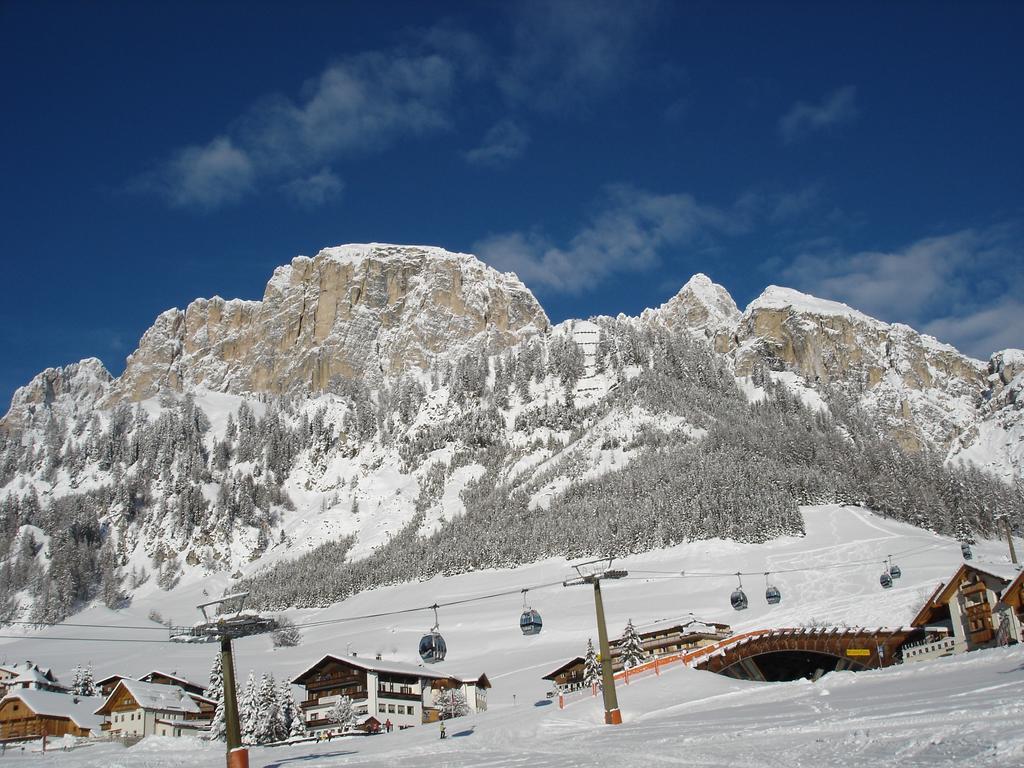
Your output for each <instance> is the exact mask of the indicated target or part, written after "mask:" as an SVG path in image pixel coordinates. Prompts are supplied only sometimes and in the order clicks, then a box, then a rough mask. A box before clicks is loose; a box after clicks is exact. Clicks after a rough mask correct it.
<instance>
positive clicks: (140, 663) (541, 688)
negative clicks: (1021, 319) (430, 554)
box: [0, 506, 1024, 768]
mask: <svg viewBox="0 0 1024 768" xmlns="http://www.w3.org/2000/svg"><path fill="white" fill-rule="evenodd" d="M803 513H804V516H805V521H806V528H807V534H806V535H805V536H804V537H800V538H795V537H794V538H784V539H778V540H775V541H772V542H769V543H766V544H762V545H749V544H738V543H736V542H729V541H704V542H694V543H691V544H684V545H680V546H677V547H673V548H670V549H665V550H659V551H656V552H648V553H644V554H642V555H636V556H633V557H629V558H625V559H623V560H618V561H616V567H622V568H625V569H627V570H629V571H630V576H629V577H628V578H626V579H623V580H621V581H617V582H608V583H606V585H605V588H604V589H603V593H604V600H605V610H606V615H607V618H608V625H609V632H610V633H611V634H612V635H613V636H615V635H618V634H619V633H620V632H621V630H622V628H623V627H624V626H625V624H626V621H627V620H628V619H632V620H633V621H634V623H635V624H636V625H637V626H638V628H640V629H641V630H642V629H643V627H644V626H645V625H649V624H652V623H654V622H657V621H661V620H667V619H675V618H681V617H684V616H686V615H688V614H689V613H693V614H694V615H695V616H696V617H698V618H700V619H703V620H707V621H720V622H725V623H729V624H731V625H732V627H733V629H734V630H736V631H743V630H746V629H754V628H758V627H773V626H798V625H800V624H808V623H815V624H829V625H844V624H845V625H849V626H899V625H901V624H905V623H907V622H909V620H910V619H911V618H912V617H913V615H914V614H915V613H916V612H917V610H918V608H919V607H920V605H921V604H922V602H923V601H924V599H925V598H926V597H927V596H928V595H929V594H930V593H931V591H932V590H933V589H934V588H935V586H936V585H937V584H938V583H939V582H940V581H943V580H945V579H947V578H948V577H949V576H950V575H952V573H953V572H954V571H955V569H956V568H957V567H958V566H959V564H960V563H961V562H962V560H961V557H960V548H959V544H958V543H957V542H955V541H953V540H951V539H948V538H946V537H940V536H936V535H934V534H932V533H929V532H927V531H922V530H920V529H916V528H913V527H911V526H908V525H905V524H902V523H897V522H894V521H891V520H886V519H883V518H880V517H878V516H875V515H873V514H871V513H869V512H867V511H865V510H863V509H858V508H843V507H836V506H821V507H808V508H804V510H803ZM1018 547H1019V543H1018ZM974 550H975V559H974V561H973V562H974V563H976V564H978V565H979V566H980V567H984V566H985V565H986V564H990V565H992V566H993V567H998V568H1000V569H1003V570H1005V569H1006V568H1007V565H1008V562H1007V557H1006V549H1005V543H1004V542H999V541H993V542H980V543H979V544H978V545H976V546H975V547H974ZM890 553H892V554H896V555H897V557H895V558H894V562H898V563H899V565H900V566H901V568H902V570H903V577H902V579H900V580H898V581H896V586H895V587H894V588H893V589H891V590H887V591H883V590H882V589H881V588H880V587H879V586H878V575H879V573H880V572H881V570H882V560H883V559H884V558H885V557H886V556H887V555H888V554H890ZM735 571H745V572H757V573H761V572H763V571H771V572H773V575H772V577H771V580H772V582H773V583H775V584H776V585H777V586H778V587H779V588H780V589H781V590H782V593H783V601H782V603H781V604H780V605H777V606H768V605H767V604H765V602H764V599H763V591H764V578H763V577H744V586H745V588H746V589H747V593H748V596H749V597H750V604H751V607H750V608H749V609H748V610H746V611H743V612H741V613H737V612H735V611H733V610H732V609H731V608H730V607H729V601H728V598H729V593H730V592H731V591H732V589H733V588H734V586H735V583H736V577H735V576H731V577H730V576H704V575H697V574H703V573H708V572H714V573H734V572H735ZM680 572H686V573H690V574H694V575H691V576H686V577H681V576H679V575H678V574H679V573H680ZM670 574H674V575H670ZM572 575H573V572H572V570H571V568H570V567H569V564H567V563H566V562H565V561H562V560H554V559H553V560H548V561H545V562H541V563H537V564H534V565H531V566H527V567H522V568H517V569H514V570H502V571H485V572H479V573H471V574H463V575H459V576H455V577H449V578H442V577H436V578H434V579H431V580H430V581H427V582H421V583H412V584H404V585H400V586H394V587H387V588H381V589H377V590H374V591H371V592H367V593H363V594H361V595H357V596H355V597H353V598H352V599H349V600H347V601H345V602H343V603H339V604H336V605H333V606H331V607H329V608H324V609H318V610H304V611H291V612H289V616H290V617H291V618H292V619H293V620H294V621H296V623H299V624H302V623H305V622H313V621H315V622H331V623H325V624H321V625H319V626H315V627H307V628H305V629H304V630H303V642H302V644H301V645H300V646H298V647H296V648H287V649H277V650H274V649H272V646H271V643H270V640H269V638H267V637H254V638H247V639H244V640H241V641H239V642H238V643H237V644H236V666H237V671H238V675H239V677H240V678H241V679H243V680H244V679H245V677H246V676H247V675H248V672H249V670H250V669H254V670H256V672H257V674H259V673H260V672H264V671H269V672H273V673H274V674H275V675H276V676H278V677H279V678H280V677H291V676H294V675H296V674H298V673H299V672H301V671H302V670H303V669H305V668H306V667H308V666H309V665H311V664H312V663H313V662H315V661H316V660H317V659H318V658H319V657H320V656H321V655H322V654H324V653H327V652H331V653H335V654H343V653H352V652H357V653H358V654H359V655H361V656H367V655H370V656H372V655H374V654H376V653H380V654H382V655H383V656H384V658H387V659H394V660H399V661H407V662H409V661H416V660H417V659H416V656H415V651H416V643H417V641H418V639H419V637H420V635H421V634H423V632H424V631H426V630H427V629H429V627H430V625H431V624H432V622H433V614H432V612H430V611H426V610H424V611H422V612H413V613H405V614H399V615H392V616H378V617H377V618H352V617H361V616H366V615H367V614H379V613H384V612H389V611H397V610H402V609H408V608H420V607H425V606H428V605H430V604H432V603H434V602H437V603H439V604H443V603H445V602H451V601H458V600H465V599H468V598H473V597H478V596H483V595H491V594H495V593H503V592H508V593H510V594H506V595H504V596H501V597H497V598H494V599H484V600H479V601H474V602H467V603H463V604H461V605H455V606H449V607H444V606H443V605H442V608H441V609H440V628H441V632H442V633H443V634H444V636H445V639H446V640H447V643H448V647H449V654H448V658H447V659H446V661H445V662H443V663H442V664H441V665H439V667H440V668H442V669H445V670H449V671H451V672H452V673H454V674H474V675H475V674H479V673H481V672H483V673H486V674H487V676H488V677H489V678H490V680H491V682H492V684H493V689H492V690H491V691H490V695H489V702H488V706H489V711H488V712H487V713H485V714H481V715H478V716H475V717H472V718H466V719H463V720H457V721H452V722H450V723H449V733H450V734H452V735H453V736H455V737H456V738H451V739H448V740H446V741H445V742H440V741H438V739H437V732H436V730H434V728H433V727H428V726H424V727H421V728H416V729H413V730H411V731H406V732H402V733H393V734H388V735H381V736H374V737H348V738H346V739H336V740H335V741H333V742H330V743H322V744H319V745H316V744H304V745H295V746H289V747H274V748H270V747H266V748H253V749H252V750H251V759H252V764H253V765H254V766H282V767H283V766H288V765H315V766H320V765H324V766H330V765H381V766H383V765H394V764H398V763H401V764H414V763H416V762H431V763H438V764H441V765H451V766H463V765H465V766H470V765H491V766H522V765H530V764H536V765H545V766H546V765H550V766H556V765H564V766H575V765H581V766H582V765H596V766H605V765H607V766H623V765H660V764H666V765H672V764H682V763H685V764H687V765H707V766H712V765H726V764H728V765H732V766H737V765H750V766H772V765H801V764H806V765H811V764H813V765H837V766H854V765H865V764H872V765H876V764H877V765H896V764H900V765H904V766H905V765H922V766H924V765H928V766H935V765H954V764H957V765H962V764H970V765H993V766H994V765H1006V766H1008V765H1021V764H1024V735H1022V734H1021V732H1020V728H1019V723H1020V722H1021V716H1022V715H1024V703H1022V702H1024V696H1022V694H1024V649H1014V648H1011V649H999V650H993V651H986V652H979V653H975V654H970V655H967V656H962V657H957V658H954V659H945V660H940V661H937V662H931V663H923V664H918V665H909V666H907V667H897V668H891V669H887V670H879V671H874V672H862V673H857V674H854V673H846V672H844V673H833V674H831V675H828V676H826V677H825V678H823V679H822V680H820V681H819V682H817V683H813V684H812V683H807V682H802V681H801V682H793V683H775V684H764V683H751V682H741V681H735V680H731V679H728V678H724V677H720V676H716V675H711V674H709V673H704V672H700V671H695V670H687V669H683V668H680V667H677V666H673V667H671V668H669V670H667V671H665V672H664V673H663V674H662V676H661V677H660V678H647V679H642V680H637V681H634V682H633V683H632V684H631V685H630V686H628V687H625V686H619V695H620V705H621V708H622V712H623V715H624V720H625V722H624V724H623V725H622V726H621V727H617V728H613V727H608V726H604V725H603V723H602V712H601V707H600V699H588V698H584V699H582V700H577V701H574V702H573V703H571V704H570V705H569V706H567V707H566V709H564V710H559V709H558V707H557V705H556V704H552V703H550V700H549V699H547V698H546V697H545V692H546V691H547V688H548V685H547V683H546V682H545V681H543V680H541V676H542V675H544V674H546V673H547V672H549V671H551V670H552V669H554V668H555V667H556V666H558V665H559V664H561V663H562V662H564V661H565V660H567V659H569V658H571V657H572V656H575V655H578V654H582V652H583V651H584V649H585V647H586V642H587V639H588V638H590V637H593V638H595V640H596V631H595V627H594V615H593V597H592V590H590V589H589V587H571V588H565V587H562V586H561V585H560V582H561V580H563V579H565V578H569V577H570V576H572ZM221 578H223V577H221ZM553 583H557V585H553V586H549V587H546V588H542V589H540V588H539V589H533V590H531V591H530V592H529V593H528V600H529V602H530V603H531V605H532V606H533V607H534V608H536V609H538V610H539V611H540V612H541V613H542V614H543V616H544V631H543V632H542V633H541V634H540V635H538V636H536V637H524V636H522V635H521V633H520V632H519V629H518V617H519V613H520V612H521V610H522V597H521V595H520V594H519V589H521V588H523V587H526V586H530V585H541V584H553ZM224 586H226V582H223V583H222V582H220V581H218V580H216V579H211V580H210V581H209V582H208V583H207V584H206V586H205V589H206V590H207V592H208V593H209V594H210V595H217V594H220V592H221V590H222V589H223V588H224ZM202 589H203V586H202V585H191V586H187V587H183V588H180V589H178V590H175V591H173V592H171V593H162V592H158V591H155V592H153V593H152V594H151V595H148V596H147V595H143V596H141V597H139V598H136V601H135V604H134V605H133V606H131V607H130V608H127V609H125V610H123V611H120V612H118V613H114V612H111V611H108V610H106V609H103V608H93V609H90V610H88V611H86V612H84V613H81V614H79V615H77V616H76V617H75V618H74V619H73V623H75V624H97V625H111V627H110V628H109V629H108V628H100V627H82V626H78V627H68V626H66V627H53V628H48V629H46V630H43V631H38V632H37V631H23V632H18V631H12V630H10V629H9V628H8V629H5V630H4V635H5V637H4V638H2V639H0V656H3V657H6V658H7V659H8V660H10V661H14V660H22V659H26V658H30V659H32V660H33V661H36V662H38V663H41V664H45V665H48V666H52V667H53V668H54V670H55V672H56V673H57V674H58V675H60V676H62V677H69V674H70V670H71V668H72V667H73V666H75V665H76V664H78V663H87V662H91V663H92V664H93V667H94V669H95V673H96V675H97V677H104V676H106V675H108V674H113V673H123V674H131V675H141V674H144V673H145V672H147V671H150V670H151V669H154V668H158V669H162V670H164V671H168V672H177V673H179V674H181V675H184V676H186V677H191V678H194V679H197V680H205V678H206V676H207V675H208V672H209V667H210V664H211V662H212V659H213V654H214V646H213V645H180V644H170V643H166V642H149V643H136V642H113V640H118V641H122V640H127V639H146V640H151V641H161V640H164V639H165V638H166V630H163V629H162V628H160V627H158V626H157V625H155V624H152V623H151V622H149V621H148V620H147V619H146V616H147V614H148V613H149V611H150V609H152V608H157V609H158V610H159V611H160V612H161V613H162V614H163V616H164V617H166V618H171V619H173V620H174V622H175V623H191V622H192V621H194V620H195V619H196V618H197V617H198V614H197V613H196V611H195V608H194V606H195V605H196V604H198V603H200V602H204V601H205V600H206V599H208V598H207V597H205V596H204V595H203V594H202ZM346 619H352V620H346ZM145 626H149V627H151V629H128V628H127V627H145ZM18 634H21V635H23V636H22V637H17V638H15V637H12V636H13V635H18ZM44 638H54V639H44ZM56 638H64V639H56ZM84 638H91V639H84ZM104 638H106V639H104ZM7 757H8V758H12V757H13V758H14V759H13V760H11V763H12V764H19V762H20V761H22V760H24V761H25V764H29V763H32V762H34V761H38V759H39V758H38V757H33V756H32V755H30V754H27V753H26V754H24V755H23V754H17V755H11V754H10V753H9V754H8V755H7ZM55 762H60V763H61V764H62V765H66V766H69V768H78V766H118V765H125V766H127V765H147V766H154V768H156V767H157V766H178V765H181V766H184V765H189V766H207V765H209V766H214V765H221V764H222V762H223V756H222V753H221V752H220V751H219V749H218V748H217V747H216V746H211V745H205V744H201V743H195V742H190V741H187V740H173V741H172V740H161V739H155V738H151V739H147V740H145V741H143V742H142V743H140V744H139V745H137V746H135V747H132V748H131V749H128V750H125V749H124V748H123V747H121V746H118V745H100V746H90V747H83V748H79V749H76V750H74V751H71V752H68V753H66V754H61V755H58V756H56V757H55Z"/></svg>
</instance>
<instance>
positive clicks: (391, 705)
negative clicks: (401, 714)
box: [388, 704, 395, 715]
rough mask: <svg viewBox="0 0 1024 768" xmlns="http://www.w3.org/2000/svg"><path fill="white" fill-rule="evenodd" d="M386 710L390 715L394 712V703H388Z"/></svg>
mask: <svg viewBox="0 0 1024 768" xmlns="http://www.w3.org/2000/svg"><path fill="white" fill-rule="evenodd" d="M388 712H389V713H390V714H392V715H393V714H395V705H394V704H388Z"/></svg>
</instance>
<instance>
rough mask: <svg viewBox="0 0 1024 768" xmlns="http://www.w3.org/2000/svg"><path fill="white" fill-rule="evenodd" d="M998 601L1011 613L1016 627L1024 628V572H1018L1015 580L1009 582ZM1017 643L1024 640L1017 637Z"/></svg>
mask: <svg viewBox="0 0 1024 768" xmlns="http://www.w3.org/2000/svg"><path fill="white" fill-rule="evenodd" d="M999 601H1000V602H1001V603H1002V604H1003V605H1004V606H1006V607H1007V608H1009V609H1010V610H1011V611H1013V615H1014V616H1015V617H1016V618H1017V624H1018V626H1021V627H1024V570H1022V571H1020V572H1019V573H1018V574H1017V578H1015V579H1014V580H1013V581H1012V582H1010V586H1008V587H1007V588H1006V589H1004V590H1003V594H1002V595H1001V596H1000V598H999ZM1017 642H1024V639H1021V637H1020V636H1019V635H1018V637H1017Z"/></svg>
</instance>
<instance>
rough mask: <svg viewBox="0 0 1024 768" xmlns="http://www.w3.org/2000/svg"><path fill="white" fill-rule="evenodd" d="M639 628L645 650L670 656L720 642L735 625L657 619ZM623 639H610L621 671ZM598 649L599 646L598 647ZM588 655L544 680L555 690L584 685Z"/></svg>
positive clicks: (614, 662)
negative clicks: (584, 671)
mask: <svg viewBox="0 0 1024 768" xmlns="http://www.w3.org/2000/svg"><path fill="white" fill-rule="evenodd" d="M639 629H641V628H638V631H637V634H638V635H640V641H641V642H642V643H643V647H644V651H646V652H647V653H648V654H649V655H650V656H651V657H659V656H667V655H669V654H672V653H679V652H681V651H690V650H694V649H696V648H701V647H703V646H705V645H710V644H711V643H717V642H718V641H719V640H724V639H725V638H727V637H730V636H731V635H732V627H730V626H729V625H728V624H718V623H715V622H705V621H699V620H697V619H691V620H688V621H683V622H679V621H672V622H658V623H656V624H651V625H648V626H647V627H645V628H643V631H639ZM621 644H622V639H621V638H619V639H616V640H611V641H610V642H609V645H610V646H611V651H612V671H613V672H620V671H622V668H623V666H624V665H623V663H622V659H621V656H622V648H621ZM595 650H596V649H595ZM585 661H586V660H585V659H584V658H583V657H582V656H577V657H576V658H574V659H570V660H569V661H567V662H565V663H564V664H562V665H561V666H560V667H558V668H557V669H555V670H553V671H551V672H549V673H548V674H546V675H544V677H543V679H544V680H550V681H551V682H553V683H554V684H555V688H556V690H561V691H574V690H577V689H579V688H582V687H583V668H584V665H585Z"/></svg>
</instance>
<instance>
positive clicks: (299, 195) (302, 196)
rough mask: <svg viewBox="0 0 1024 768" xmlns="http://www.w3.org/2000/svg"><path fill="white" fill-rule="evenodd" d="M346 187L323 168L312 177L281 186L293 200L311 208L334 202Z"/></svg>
mask: <svg viewBox="0 0 1024 768" xmlns="http://www.w3.org/2000/svg"><path fill="white" fill-rule="evenodd" d="M344 187H345V184H344V183H343V182H342V180H341V179H339V178H338V176H337V174H335V173H334V172H333V171H332V170H331V169H330V168H321V169H320V170H319V171H317V172H316V173H314V174H313V175H311V176H307V177H305V178H299V179H292V180H291V181H288V182H285V183H284V184H282V185H281V188H282V189H283V190H284V192H285V194H287V195H288V196H289V197H290V198H291V199H292V200H294V201H295V202H296V203H298V204H299V205H302V206H306V207H310V208H312V207H315V206H318V205H323V204H324V203H326V202H327V201H328V200H333V199H334V198H336V197H337V196H338V195H340V194H341V191H342V189H344Z"/></svg>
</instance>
